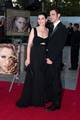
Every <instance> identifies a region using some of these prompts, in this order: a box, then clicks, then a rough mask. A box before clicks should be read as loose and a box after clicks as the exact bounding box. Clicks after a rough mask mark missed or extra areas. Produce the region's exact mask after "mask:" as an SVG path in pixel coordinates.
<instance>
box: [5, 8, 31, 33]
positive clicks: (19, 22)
mask: <svg viewBox="0 0 80 120" xmlns="http://www.w3.org/2000/svg"><path fill="white" fill-rule="evenodd" d="M12 13H13V14H12ZM29 24H30V20H29V12H28V11H24V10H23V11H21V10H11V9H9V10H7V24H6V34H7V35H27V34H28V32H29V31H28V29H29V26H30V25H29Z"/></svg>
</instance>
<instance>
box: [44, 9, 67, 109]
mask: <svg viewBox="0 0 80 120" xmlns="http://www.w3.org/2000/svg"><path fill="white" fill-rule="evenodd" d="M60 16H61V14H60V10H59V8H53V9H52V10H51V11H50V18H51V22H52V23H53V26H54V28H53V31H52V33H50V36H49V42H48V46H47V74H46V81H47V82H48V87H47V88H46V93H47V97H48V99H49V100H50V101H52V104H51V105H50V106H48V107H47V109H48V110H49V111H52V110H57V109H60V107H61V98H62V85H61V79H60V72H61V62H62V50H63V47H64V45H65V42H66V37H67V30H66V28H65V26H64V25H63V24H62V23H61V21H60Z"/></svg>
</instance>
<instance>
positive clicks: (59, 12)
mask: <svg viewBox="0 0 80 120" xmlns="http://www.w3.org/2000/svg"><path fill="white" fill-rule="evenodd" d="M51 10H55V11H56V13H57V14H61V10H60V8H59V7H52V8H51ZM51 10H50V11H51Z"/></svg>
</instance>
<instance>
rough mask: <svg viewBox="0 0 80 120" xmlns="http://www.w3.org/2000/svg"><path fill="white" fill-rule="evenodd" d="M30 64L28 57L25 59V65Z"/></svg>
mask: <svg viewBox="0 0 80 120" xmlns="http://www.w3.org/2000/svg"><path fill="white" fill-rule="evenodd" d="M29 64H30V59H26V61H25V66H26V67H27V66H28V65H29Z"/></svg>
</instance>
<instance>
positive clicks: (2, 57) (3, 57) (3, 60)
mask: <svg viewBox="0 0 80 120" xmlns="http://www.w3.org/2000/svg"><path fill="white" fill-rule="evenodd" d="M12 55H13V50H12V49H10V48H7V47H4V48H0V71H1V70H2V71H3V72H7V67H8V65H9V60H8V59H9V57H10V56H12Z"/></svg>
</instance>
